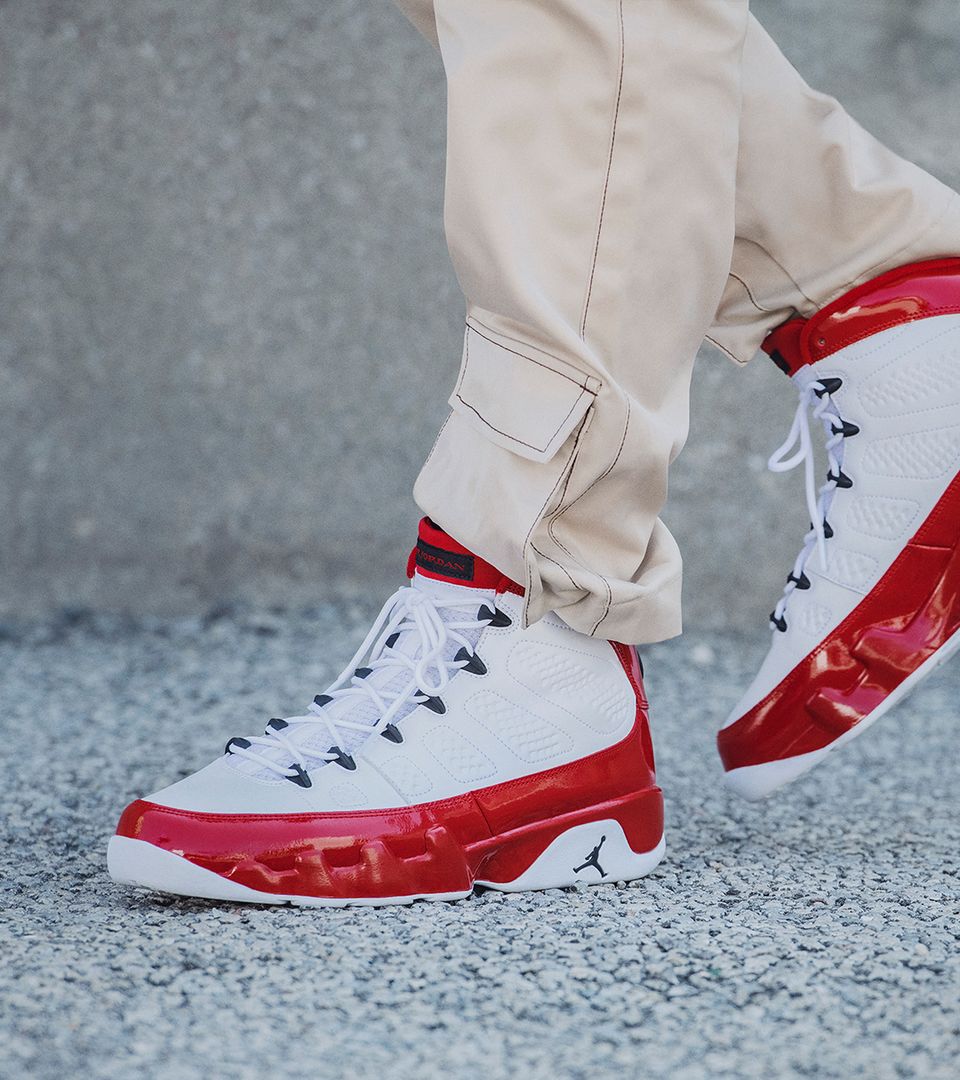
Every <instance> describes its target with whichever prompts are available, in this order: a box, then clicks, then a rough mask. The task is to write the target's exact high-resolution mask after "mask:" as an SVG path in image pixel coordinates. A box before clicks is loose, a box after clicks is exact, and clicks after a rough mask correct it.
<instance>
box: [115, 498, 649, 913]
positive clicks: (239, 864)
mask: <svg viewBox="0 0 960 1080" xmlns="http://www.w3.org/2000/svg"><path fill="white" fill-rule="evenodd" d="M409 573H410V575H411V577H412V585H411V586H407V587H404V588H401V589H400V590H398V591H397V592H396V593H395V594H394V595H393V596H391V597H390V599H389V600H388V601H387V603H386V604H385V605H384V608H383V610H382V611H381V613H380V616H379V617H378V618H377V620H376V623H375V624H374V626H373V628H372V629H371V631H370V633H369V634H368V635H367V638H366V640H365V641H364V643H363V644H362V645H361V647H360V649H359V650H358V651H357V654H356V656H354V658H353V659H352V660H351V661H350V663H349V665H348V666H347V668H346V670H345V671H344V672H343V673H342V675H341V676H340V677H339V678H338V679H337V680H336V682H335V683H334V684H333V686H331V687H330V688H329V689H328V690H327V691H326V692H325V693H323V694H318V695H317V697H315V698H314V701H313V704H312V705H311V706H310V708H309V710H308V711H307V712H306V713H305V714H304V715H302V716H294V717H288V718H287V719H284V720H280V719H276V720H271V721H270V722H269V723H268V724H267V728H266V733H265V734H264V735H262V736H251V737H248V738H234V739H231V740H230V741H229V743H228V744H227V752H226V753H225V754H224V756H223V757H221V758H219V759H218V760H217V761H215V762H213V764H211V765H208V766H207V767H206V768H205V769H201V770H200V772H198V773H195V774H194V775H193V776H189V777H187V778H186V779H185V780H181V781H180V782H179V783H177V784H174V785H173V786H171V787H168V788H165V789H164V790H163V791H160V792H158V793H157V794H155V795H151V796H148V797H147V798H146V799H143V800H139V801H137V802H134V803H132V804H131V805H130V806H129V807H127V809H126V810H125V811H124V813H123V816H122V817H121V819H120V824H119V826H118V828H117V835H116V836H114V837H113V838H112V839H111V841H110V846H109V851H108V865H109V869H110V873H111V875H112V876H113V878H114V879H115V880H117V881H119V882H122V883H125V884H129V885H140V886H144V887H146V888H150V889H157V890H160V891H162V892H168V893H179V894H181V895H185V896H201V897H209V898H212V899H219V900H245V901H251V902H254V903H267V904H279V903H288V904H307V905H330V906H342V905H346V904H395V903H406V902H408V901H412V900H417V899H429V900H453V899H457V898H459V897H464V896H467V895H468V894H469V893H470V892H471V890H472V889H473V887H474V886H475V885H484V886H488V887H490V888H494V889H502V890H506V891H516V890H521V889H548V888H556V887H558V886H566V885H575V884H578V883H585V884H595V883H599V882H611V881H624V880H630V879H633V878H638V877H641V876H643V875H644V874H647V873H649V872H650V871H651V870H652V869H653V868H654V867H655V866H656V865H657V864H658V863H659V862H660V860H661V858H662V857H663V853H664V842H663V800H662V795H661V793H660V789H659V788H658V787H657V785H656V778H655V776H654V766H653V751H652V746H651V743H650V734H649V729H648V726H647V703H646V700H645V697H644V693H643V687H642V681H641V668H640V664H639V659H638V657H637V654H636V651H635V650H634V649H633V648H632V647H628V646H625V645H619V644H615V643H611V642H607V641H600V640H596V639H594V638H589V637H585V636H584V635H582V634H578V633H576V632H575V631H573V630H571V629H570V628H569V627H568V626H566V625H565V624H564V623H563V622H562V621H561V620H560V619H559V618H557V617H555V616H553V615H550V616H547V617H546V618H544V619H542V620H541V621H540V622H538V623H536V625H534V626H531V627H530V628H529V629H526V630H524V629H522V628H521V614H522V599H521V595H522V589H520V587H519V586H517V585H515V584H514V583H513V582H511V581H509V580H508V579H506V578H504V577H503V576H502V575H501V574H500V573H499V572H498V571H497V570H495V569H494V568H493V567H492V566H490V565H489V564H488V563H485V562H483V561H482V560H480V559H479V558H476V557H475V556H474V555H472V554H471V553H470V552H469V551H467V550H466V549H465V548H463V547H461V546H460V545H459V544H457V543H456V542H455V541H454V540H453V539H452V538H451V537H449V536H447V534H446V533H444V532H443V531H442V530H440V529H439V528H437V527H436V526H435V525H433V524H432V523H431V522H430V521H428V520H426V519H425V520H424V521H423V522H421V526H420V537H419V542H418V544H417V546H416V548H415V549H414V551H413V553H412V554H411V565H410V568H409Z"/></svg>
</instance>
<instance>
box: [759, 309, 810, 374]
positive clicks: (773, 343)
mask: <svg viewBox="0 0 960 1080" xmlns="http://www.w3.org/2000/svg"><path fill="white" fill-rule="evenodd" d="M806 325H807V320H806V319H790V320H789V321H788V322H785V323H781V325H780V326H778V327H777V328H776V330H771V331H770V333H769V334H767V336H766V337H765V338H764V340H763V344H762V345H761V346H760V347H761V348H762V349H763V351H764V352H765V353H766V354H767V356H769V357H770V359H771V360H772V361H773V362H774V363H775V364H776V365H777V367H778V368H779V369H780V370H781V371H782V372H783V373H784V374H785V375H796V373H797V372H798V371H799V370H800V368H802V367H803V365H804V364H805V363H808V361H805V360H804V359H803V358H802V354H801V352H800V338H801V336H802V335H803V328H804V327H805V326H806Z"/></svg>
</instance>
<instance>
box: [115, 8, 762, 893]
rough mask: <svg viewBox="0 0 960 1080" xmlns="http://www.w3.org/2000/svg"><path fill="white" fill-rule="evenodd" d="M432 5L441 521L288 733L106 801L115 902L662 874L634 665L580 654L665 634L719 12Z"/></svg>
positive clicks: (735, 26)
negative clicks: (670, 471) (439, 214)
mask: <svg viewBox="0 0 960 1080" xmlns="http://www.w3.org/2000/svg"><path fill="white" fill-rule="evenodd" d="M425 12H427V14H424V13H425ZM436 13H437V20H436V22H435V23H434V24H431V22H430V19H429V15H428V9H424V8H423V7H418V8H417V9H416V11H415V12H414V14H415V16H417V17H419V19H420V25H421V26H422V28H423V29H424V30H425V32H426V33H427V34H428V36H430V35H431V34H432V33H433V30H434V29H435V30H437V31H438V37H439V42H440V45H441V48H442V52H443V59H444V64H445V66H446V70H447V76H448V82H449V102H450V131H449V139H448V142H449V168H448V187H447V227H448V235H449V238H450V248H451V252H452V254H453V258H454V262H455V264H456V268H457V272H458V274H459V276H460V280H461V282H462V283H463V287H464V291H465V293H466V295H467V297H468V298H469V302H468V330H467V335H466V345H465V350H464V360H463V365H462V369H461V374H460V379H459V381H458V383H457V387H456V390H455V392H454V396H453V398H452V404H453V412H452V415H451V417H450V418H449V420H448V421H447V424H446V426H445V427H444V430H443V432H442V433H441V435H440V437H439V439H438V441H437V445H436V447H435V448H434V450H433V453H432V454H431V457H430V460H429V461H428V463H427V465H426V466H425V468H424V471H423V474H422V475H421V477H420V480H419V482H418V485H417V494H418V497H419V499H420V501H421V503H422V505H423V506H424V508H425V509H426V510H427V511H428V512H431V513H432V514H434V515H435V516H436V517H437V518H438V519H439V521H440V523H441V524H442V525H443V526H444V528H440V527H438V525H437V524H434V522H432V521H431V520H429V519H424V521H423V522H421V527H420V535H419V538H418V542H417V546H416V548H415V550H414V553H413V556H412V558H411V562H410V565H409V571H410V578H411V581H410V584H409V585H406V586H404V587H402V588H401V589H399V590H398V591H397V592H396V593H395V594H394V596H392V597H391V598H390V599H389V600H388V602H387V603H386V605H385V606H384V609H383V611H382V613H381V616H380V618H379V619H378V621H377V623H376V625H375V627H374V628H373V630H371V632H370V634H369V635H368V637H367V639H366V641H365V642H364V643H363V645H362V646H361V647H360V649H359V651H358V652H357V654H356V656H355V657H354V658H353V659H352V660H351V662H350V663H349V664H348V665H347V667H346V668H345V669H344V671H343V672H342V674H341V675H340V676H339V677H338V679H337V680H335V682H334V684H333V685H332V686H331V687H329V688H328V689H327V690H326V691H325V692H324V693H322V694H318V695H317V696H316V697H315V698H314V700H313V702H312V704H311V705H310V706H309V707H308V709H307V711H306V712H305V713H304V714H302V715H299V716H292V717H286V718H275V719H272V720H270V721H268V722H267V726H266V730H265V731H264V733H263V734H262V735H249V736H243V737H239V738H232V739H231V740H230V741H229V742H228V744H227V748H226V753H225V754H224V755H223V756H222V757H221V758H219V759H218V760H217V761H215V762H213V763H212V764H211V765H209V766H208V767H207V768H206V769H203V770H201V771H200V772H199V773H196V774H194V775H193V776H190V777H187V778H186V779H184V780H181V781H179V782H178V783H175V784H173V785H171V786H170V787H168V788H164V789H163V790H161V791H159V792H157V793H156V794H154V795H152V796H150V797H148V798H147V799H143V800H137V801H135V802H134V803H132V804H131V805H130V806H129V807H128V808H127V810H126V811H125V812H124V814H123V815H122V817H121V820H120V824H119V826H118V832H117V835H116V836H115V837H113V839H112V840H111V843H110V848H109V852H108V860H109V866H110V870H111V873H112V874H113V875H114V877H115V878H116V879H117V880H119V881H122V882H126V883H130V884H135V885H144V886H147V887H151V888H159V889H164V890H166V891H170V892H177V893H187V894H190V895H199V896H210V897H215V898H225V899H235V900H249V901H255V902H263V903H280V902H293V903H304V904H333V905H339V904H344V903H377V904H379V903H390V902H401V901H408V900H412V899H416V898H418V897H427V898H432V899H451V898H454V897H458V896H464V895H466V894H467V893H469V892H470V890H471V889H472V887H473V886H474V884H477V883H479V884H482V885H487V886H491V887H495V888H500V889H505V890H511V891H512V890H517V889H530V888H550V887H555V886H563V885H573V884H577V883H584V884H595V883H597V882H600V881H611V880H612V881H617V880H627V879H631V878H637V877H640V876H642V875H644V874H646V873H649V872H650V870H652V869H653V868H654V867H655V866H656V865H657V864H658V862H659V861H660V859H661V858H662V856H663V852H664V843H663V801H662V796H661V793H660V789H659V788H658V787H657V784H656V777H655V774H654V768H653V756H652V748H651V743H650V736H649V731H648V728H647V717H646V700H645V697H644V693H643V687H642V669H641V667H640V662H639V658H638V656H637V654H636V652H635V650H634V648H633V647H632V646H629V645H623V644H619V643H616V642H614V641H611V640H609V639H610V638H613V637H618V638H619V637H623V638H626V639H627V640H628V641H631V642H633V641H649V640H653V639H655V638H658V637H664V636H667V635H669V634H672V633H675V632H677V630H678V629H679V558H678V556H677V552H676V548H675V545H674V544H673V541H672V540H671V539H670V537H669V535H668V534H667V533H666V531H665V530H664V529H663V527H662V526H661V525H659V523H658V522H657V512H658V511H659V508H660V506H661V504H662V502H663V499H664V496H665V492H666V473H667V468H668V465H669V462H670V459H671V458H672V457H673V455H674V454H675V453H676V452H677V450H678V449H679V447H680V444H681V443H682V442H683V439H684V436H685V434H686V427H687V390H688V383H689V377H690V368H691V364H692V360H693V357H694V354H695V353H696V350H697V347H698V345H699V344H700V341H701V340H702V337H703V334H704V331H705V330H706V328H707V326H708V324H709V322H710V319H711V317H712V315H713V312H714V311H715V310H716V306H717V303H718V302H719V299H720V296H721V293H722V290H723V285H724V281H725V280H726V275H727V270H728V268H729V261H730V253H731V248H732V244H733V235H734V228H733V220H734V219H733V210H734V182H735V174H736V158H737V130H738V126H739V115H738V114H739V105H740V93H739V67H740V51H741V44H742V37H743V32H744V27H745V20H746V4H745V2H741V0H729V2H727V0H725V2H723V3H717V2H715V0H688V2H685V3H682V4H681V3H678V2H677V0H643V2H629V0H593V2H590V3H585V2H577V0H536V2H535V0H483V2H482V3H476V2H472V0H439V2H438V4H437V5H436ZM678 88H679V89H678ZM445 530H447V531H445ZM510 575H516V577H517V578H518V579H519V580H518V581H516V582H515V581H513V580H511V577H510ZM554 609H555V610H556V611H558V612H561V613H562V616H563V618H558V617H557V616H556V615H555V614H553V610H554Z"/></svg>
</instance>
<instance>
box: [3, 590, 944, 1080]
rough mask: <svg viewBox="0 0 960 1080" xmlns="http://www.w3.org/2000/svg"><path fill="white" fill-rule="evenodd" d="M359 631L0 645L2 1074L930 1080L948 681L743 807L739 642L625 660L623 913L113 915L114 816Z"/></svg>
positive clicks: (940, 1001) (753, 645) (298, 621)
mask: <svg viewBox="0 0 960 1080" xmlns="http://www.w3.org/2000/svg"><path fill="white" fill-rule="evenodd" d="M373 610H374V609H373V606H372V604H369V603H367V602H365V601H363V602H360V601H358V602H356V603H352V602H348V603H344V604H342V605H340V606H331V607H327V608H322V609H319V610H314V611H307V612H299V613H295V614H290V613H284V612H279V611H273V612H269V611H251V610H232V609H223V610H220V611H218V612H213V613H211V615H210V616H209V617H207V618H206V619H202V620H180V621H159V620H155V621H152V622H140V623H132V622H125V621H123V620H116V619H105V618H95V617H93V616H90V615H87V614H85V613H83V612H72V613H68V614H66V615H64V616H63V617H61V618H59V619H58V620H56V621H55V622H53V623H48V624H43V625H30V626H14V625H6V626H0V673H2V674H0V699H2V706H3V707H2V719H0V724H2V735H3V744H4V754H3V759H4V763H3V765H2V776H0V800H2V815H3V829H2V848H0V858H2V869H0V891H2V914H0V1074H2V1075H3V1076H4V1077H7V1076H9V1077H36V1078H44V1080H45V1078H51V1080H53V1078H56V1080H62V1078H64V1077H70V1078H72V1077H84V1078H100V1077H104V1078H106V1077H111V1078H113V1077H117V1078H124V1080H126V1078H130V1077H138V1078H140V1077H148V1078H154V1077H155V1078H158V1080H160V1078H162V1080H180V1078H192V1077H198V1078H201V1077H202V1078H204V1080H210V1078H219V1077H230V1078H233V1077H237V1078H247V1077H250V1078H254V1077H255V1078H261V1077H271V1078H272V1077H280V1078H287V1077H291V1078H293V1077H304V1078H306V1077H310V1078H321V1080H322V1078H326V1077H331V1078H333V1077H344V1076H348V1077H351V1078H353V1077H356V1078H361V1080H362V1078H375V1080H383V1078H384V1077H389V1078H390V1080H405V1078H408V1077H409V1078H417V1080H427V1078H433V1077H460V1076H475V1075H482V1076H484V1077H485V1078H496V1077H536V1078H539V1077H590V1078H591V1080H595V1078H597V1077H607V1076H610V1077H614V1076H616V1077H618V1078H620V1077H624V1076H626V1077H634V1076H637V1077H640V1076H644V1077H669V1078H671V1080H686V1078H690V1080H699V1078H701V1077H703V1078H711V1080H712V1078H721V1077H731V1078H733V1077H736V1078H751V1077H757V1078H768V1077H791V1076H798V1077H807V1076H811V1077H813V1076H815V1077H845V1078H846V1077H860V1076H863V1077H870V1078H871V1080H883V1078H886V1077H891V1078H894V1077H897V1078H900V1077H912V1076H918V1077H925V1078H934V1077H950V1078H954V1077H956V1076H957V1075H958V1065H957V1060H958V1051H960V1034H958V1032H960V953H958V935H960V920H958V916H960V877H958V861H960V860H958V846H960V845H958V841H960V818H958V813H957V811H958V796H957V790H958V779H960V775H958V773H960V770H958V765H957V726H958V711H960V709H958V699H960V664H957V665H953V666H952V667H949V666H948V667H947V668H946V669H945V670H942V671H941V672H938V673H937V674H936V675H934V676H933V677H931V679H930V680H929V681H928V683H926V684H925V685H924V686H923V688H922V689H921V690H919V691H918V692H917V693H916V694H915V695H914V696H913V697H912V698H911V699H910V700H909V701H908V702H907V703H905V704H904V705H903V706H901V707H900V708H898V709H897V710H896V711H895V712H894V713H892V714H890V715H889V716H888V717H886V718H884V720H882V721H881V723H880V724H879V725H878V726H877V727H876V728H875V729H873V730H872V731H871V732H870V733H869V734H868V735H866V737H865V738H863V739H861V740H859V741H858V742H856V743H855V744H853V745H852V746H850V747H849V748H847V749H846V750H845V751H844V752H843V753H842V754H839V755H837V757H836V758H835V759H834V760H832V761H830V762H829V763H828V764H827V765H825V766H823V767H821V768H820V769H819V770H818V771H817V772H816V773H815V774H813V775H811V776H810V777H808V778H807V779H806V780H804V781H802V782H801V783H799V784H797V785H795V786H793V787H792V788H790V789H789V790H788V791H786V792H785V793H783V794H782V795H781V797H780V798H779V799H777V800H776V801H773V802H771V803H768V804H764V805H761V806H760V807H756V806H751V805H748V804H745V803H742V802H740V801H738V800H737V799H736V798H735V797H733V796H731V795H728V794H726V793H725V792H724V791H723V789H722V788H721V786H720V783H719V771H718V765H717V760H716V757H715V754H714V749H713V732H714V729H715V728H716V727H717V725H718V724H719V723H720V722H721V720H722V718H723V716H724V714H725V712H726V711H727V709H728V708H729V706H730V705H731V703H732V702H733V701H734V700H735V699H736V697H737V696H738V693H739V691H740V689H741V688H742V687H743V686H744V685H745V684H746V682H747V681H748V679H749V677H750V676H751V675H752V672H753V670H754V669H755V667H756V664H757V662H758V660H759V658H760V655H761V653H762V651H763V640H762V639H763V636H764V635H763V632H762V630H758V634H757V636H756V638H755V639H751V640H750V641H741V640H739V639H737V638H735V637H731V636H729V635H725V636H719V635H718V636H713V637H707V636H697V635H692V636H688V637H686V638H683V639H681V640H679V641H677V642H672V643H668V644H666V645H663V646H658V647H655V648H653V649H650V650H648V651H647V653H646V654H645V659H646V662H647V671H648V689H649V692H650V695H651V699H652V705H653V722H654V735H655V739H656V744H657V751H658V766H659V774H660V780H661V784H662V786H663V788H664V790H665V793H666V798H667V808H668V825H667V828H668V833H667V838H668V845H669V847H668V855H667V859H666V861H665V862H664V863H663V865H662V866H661V868H660V869H659V870H658V871H656V872H655V873H654V874H653V875H652V876H651V877H649V878H647V879H645V880H643V881H640V882H637V883H635V884H631V885H628V886H619V887H618V886H615V885H607V886H601V887H596V888H589V889H587V888H585V889H583V890H582V891H581V890H567V891H561V890H555V891H552V892H547V893H540V894H527V895H519V896H507V895H503V894H499V893H493V892H490V893H485V894H482V895H476V896H474V897H472V898H470V899H468V900H465V901H462V902H459V903H456V904H425V903H419V904H415V905H413V906H411V907H407V908H390V909H383V910H365V909H350V910H340V911H331V910H321V911H318V910H309V909H294V908H256V907H249V906H243V905H230V904H214V903H208V902H203V901H193V900H185V899H174V898H170V897H163V896H158V895H150V894H147V893H139V892H135V891H130V890H127V889H124V888H121V887H119V886H117V885H114V884H113V883H112V882H111V881H110V880H109V879H108V877H107V876H106V872H105V869H104V849H105V845H106V842H107V839H108V837H109V836H110V834H111V832H112V829H113V827H114V825H115V822H116V818H117V816H118V815H119V813H120V811H121V809H122V808H123V806H124V805H125V803H126V802H127V801H128V800H130V799H131V798H133V797H135V796H137V795H140V794H144V793H147V792H149V791H151V790H155V789H156V788H157V787H158V786H159V785H160V784H162V783H167V782H170V781H171V780H173V779H175V778H177V777H178V776H180V775H183V774H184V773H185V772H187V771H190V770H192V769H194V768H197V767H199V766H201V765H202V764H204V763H205V762H206V761H207V760H209V759H210V758H212V757H213V756H215V755H216V754H217V753H218V752H219V750H220V748H221V747H222V745H223V742H224V741H225V739H226V738H227V737H228V736H229V735H230V734H237V733H240V732H245V731H248V730H255V729H256V727H257V726H258V725H259V724H260V723H262V721H263V720H264V719H265V718H266V717H269V716H272V715H280V714H283V713H285V712H286V713H289V712H293V711H296V709H297V708H299V707H300V706H301V705H302V703H303V702H305V701H307V700H309V698H310V696H312V694H314V693H316V692H317V691H318V690H320V689H322V687H323V686H324V685H325V683H326V681H327V680H328V678H329V677H330V676H331V675H332V674H333V673H334V672H335V671H336V670H337V669H338V668H339V665H340V662H342V660H343V658H344V657H345V656H347V655H348V654H349V653H350V652H351V651H352V648H353V644H354V643H355V642H356V641H357V640H358V636H359V635H360V634H361V632H362V630H363V629H364V624H365V623H366V621H367V620H368V619H369V617H370V615H371V614H372V612H373ZM758 625H759V624H758Z"/></svg>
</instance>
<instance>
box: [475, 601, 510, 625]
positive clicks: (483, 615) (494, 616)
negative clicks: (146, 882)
mask: <svg viewBox="0 0 960 1080" xmlns="http://www.w3.org/2000/svg"><path fill="white" fill-rule="evenodd" d="M477 622H485V623H487V624H488V625H490V626H512V625H513V619H511V618H510V616H509V615H508V614H507V613H506V612H505V611H501V610H500V609H499V608H493V610H491V609H490V607H489V606H488V605H487V604H483V605H482V606H481V608H480V610H479V611H478V612H477Z"/></svg>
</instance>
